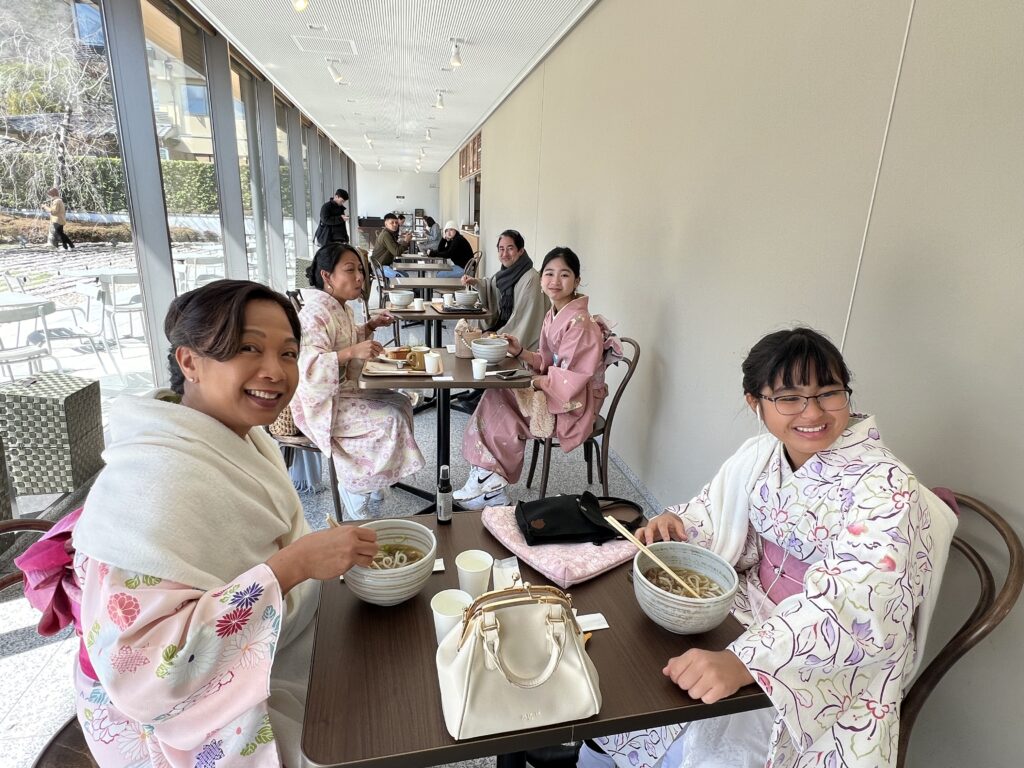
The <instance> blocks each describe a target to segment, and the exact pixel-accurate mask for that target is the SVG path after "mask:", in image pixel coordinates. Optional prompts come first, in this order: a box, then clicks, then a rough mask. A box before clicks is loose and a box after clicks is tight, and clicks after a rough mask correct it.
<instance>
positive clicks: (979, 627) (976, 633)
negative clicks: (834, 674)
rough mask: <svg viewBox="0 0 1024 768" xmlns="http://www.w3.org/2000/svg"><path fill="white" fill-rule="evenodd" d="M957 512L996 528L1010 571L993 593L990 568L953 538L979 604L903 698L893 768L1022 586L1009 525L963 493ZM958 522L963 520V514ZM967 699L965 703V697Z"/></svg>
mask: <svg viewBox="0 0 1024 768" xmlns="http://www.w3.org/2000/svg"><path fill="white" fill-rule="evenodd" d="M952 493H953V497H954V498H955V499H956V503H957V505H958V506H959V511H960V512H962V511H964V510H970V511H972V512H974V513H976V514H977V516H978V517H979V518H981V519H982V520H983V521H985V522H986V523H988V524H989V525H991V526H992V527H993V528H995V530H996V533H998V534H999V536H1000V537H1001V538H1002V540H1003V543H1004V544H1005V545H1006V549H1007V552H1008V553H1009V568H1008V569H1007V572H1006V578H1005V579H1004V580H1003V584H1002V586H1001V587H1000V589H999V591H998V592H996V587H995V579H994V578H993V576H992V569H991V567H990V566H989V564H988V563H987V562H986V561H985V558H984V557H982V555H981V554H980V553H979V552H978V550H977V549H975V548H974V547H973V546H971V544H969V543H968V542H967V541H966V540H964V539H963V538H961V537H960V536H954V537H953V542H952V545H951V549H955V550H957V551H958V552H960V554H961V555H963V556H964V557H965V558H966V559H967V562H968V563H970V564H971V567H973V568H974V571H975V573H976V574H977V575H978V581H979V582H980V585H981V590H980V592H979V594H978V601H977V603H976V604H975V606H974V610H973V611H972V612H971V615H970V616H968V617H967V621H965V622H964V624H963V626H961V627H960V629H959V630H958V631H957V632H956V634H954V635H953V637H952V638H951V639H950V640H949V641H948V642H947V643H946V644H945V645H944V646H943V647H942V650H940V651H939V653H938V655H936V657H935V658H934V659H932V661H931V663H929V664H928V666H926V667H925V668H924V669H923V670H922V671H921V673H920V674H919V675H918V676H917V679H916V680H914V683H913V685H911V686H910V689H909V690H908V691H907V693H906V695H905V696H904V697H903V704H902V705H901V706H900V741H899V749H898V752H897V757H896V768H904V766H905V765H906V760H907V748H908V746H909V745H910V734H911V729H912V728H913V727H914V723H915V722H916V721H917V717H918V715H920V714H921V709H922V708H923V707H924V704H925V701H927V699H928V696H929V695H930V694H931V692H932V691H933V690H935V687H936V686H937V685H938V684H939V681H940V680H942V677H943V675H945V674H946V673H947V672H948V671H949V670H950V668H951V667H952V666H953V665H954V664H955V663H956V662H957V661H959V660H960V658H961V657H962V656H963V655H964V654H966V653H967V652H968V651H969V650H971V649H972V648H973V647H974V646H976V645H977V644H978V643H980V642H981V641H982V640H983V639H985V638H986V637H987V636H988V635H989V634H991V632H992V631H993V630H994V629H995V628H996V627H997V626H999V623H1000V622H1001V621H1002V620H1003V619H1005V618H1006V615H1007V614H1008V613H1009V612H1010V609H1011V608H1013V605H1014V603H1016V602H1017V598H1018V596H1019V595H1020V591H1021V586H1022V585H1024V547H1022V545H1021V542H1020V539H1019V538H1018V537H1017V534H1016V533H1015V532H1014V530H1013V528H1011V527H1010V524H1009V523H1007V522H1006V520H1005V519H1004V518H1003V517H1002V516H1001V515H999V514H998V513H997V512H996V511H995V510H993V509H992V508H991V507H989V506H988V505H987V504H984V503H982V502H981V501H979V500H978V499H975V498H973V497H972V496H968V495H966V494H963V493H957V492H955V491H954V492H952ZM961 520H963V516H962V515H961ZM965 701H967V700H966V699H965Z"/></svg>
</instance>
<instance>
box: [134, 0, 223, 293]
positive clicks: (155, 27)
mask: <svg viewBox="0 0 1024 768" xmlns="http://www.w3.org/2000/svg"><path fill="white" fill-rule="evenodd" d="M142 21H143V26H144V28H145V33H146V58H147V62H148V66H149V83H150V96H151V98H152V102H153V114H154V117H155V118H156V133H157V143H158V147H159V152H160V171H161V175H162V177H163V191H164V201H165V203H166V205H167V226H168V230H169V232H170V236H171V251H172V256H173V258H174V262H175V285H176V286H177V289H178V293H184V292H185V291H189V290H191V289H193V288H195V287H197V286H199V285H203V284H205V283H208V282H211V281H213V280H217V279H219V278H221V277H223V276H224V274H225V273H224V248H223V238H222V235H221V223H220V198H219V192H218V189H217V177H216V175H215V174H214V166H213V124H212V122H211V120H210V97H209V92H208V89H207V84H206V62H205V56H204V53H203V33H202V31H201V30H200V29H199V28H198V27H196V26H195V25H194V24H192V22H190V21H189V20H188V19H187V18H185V16H184V15H183V14H182V13H181V12H180V11H178V10H177V9H176V8H175V7H174V6H172V5H171V4H170V3H166V2H162V0H142Z"/></svg>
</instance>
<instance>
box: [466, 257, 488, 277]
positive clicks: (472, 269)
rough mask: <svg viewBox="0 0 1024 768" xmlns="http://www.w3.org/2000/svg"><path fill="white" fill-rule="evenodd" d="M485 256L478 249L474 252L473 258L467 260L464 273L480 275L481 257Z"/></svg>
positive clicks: (472, 275) (474, 275)
mask: <svg viewBox="0 0 1024 768" xmlns="http://www.w3.org/2000/svg"><path fill="white" fill-rule="evenodd" d="M482 257H483V253H481V252H480V251H477V252H476V253H474V254H473V258H472V259H470V260H469V261H467V262H466V266H465V268H464V269H463V270H462V273H463V274H464V275H468V276H469V277H478V275H477V271H478V270H479V269H480V259H481V258H482Z"/></svg>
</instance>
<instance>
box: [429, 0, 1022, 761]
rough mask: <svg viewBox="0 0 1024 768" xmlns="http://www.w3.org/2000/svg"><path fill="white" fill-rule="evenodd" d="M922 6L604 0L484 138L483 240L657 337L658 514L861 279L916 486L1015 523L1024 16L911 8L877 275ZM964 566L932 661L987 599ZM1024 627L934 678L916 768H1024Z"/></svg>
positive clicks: (985, 544)
mask: <svg viewBox="0 0 1024 768" xmlns="http://www.w3.org/2000/svg"><path fill="white" fill-rule="evenodd" d="M910 6H911V2H910V0H899V1H897V0H863V1H862V2H857V3H852V2H847V3H819V2H813V1H812V0H777V2H772V3H749V2H746V1H745V0H720V1H719V2H715V3H709V2H705V1H704V0H660V1H659V0H645V2H638V1H637V0H603V2H601V3H599V4H598V5H597V6H595V8H594V10H592V11H591V12H590V13H589V14H588V15H587V17H586V18H585V19H584V20H583V21H582V22H581V23H580V24H579V25H578V26H577V27H576V29H574V30H573V32H572V33H571V34H570V35H569V36H568V37H567V38H566V39H565V40H563V41H562V43H561V44H560V45H559V46H558V48H556V49H555V50H554V51H553V52H552V53H551V55H549V56H548V58H547V59H546V60H545V61H544V62H543V63H542V64H541V65H540V66H539V67H538V68H537V69H536V70H535V71H534V72H533V73H532V74H531V75H530V76H529V77H528V78H527V79H526V80H525V81H524V82H523V83H522V84H521V85H520V87H519V88H517V89H516V91H515V92H514V93H513V94H512V95H511V96H510V97H509V98H508V99H507V100H506V102H505V103H504V104H503V105H502V106H501V107H500V108H499V109H498V110H497V111H496V112H495V113H494V115H493V116H492V117H491V118H490V119H489V120H488V121H487V122H486V123H485V124H484V126H483V157H482V160H483V169H482V173H483V187H482V205H483V211H482V215H481V227H482V236H483V239H484V242H491V241H492V240H493V238H494V234H495V233H496V232H497V231H499V230H500V229H503V228H505V227H508V226H513V227H516V228H518V229H520V231H522V232H523V234H524V236H525V237H526V239H527V247H528V248H529V250H530V252H531V253H532V254H534V255H535V256H539V255H542V254H543V253H544V252H545V251H546V250H548V249H549V248H551V247H553V246H554V245H560V244H564V245H569V246H571V247H573V248H574V249H575V250H576V251H577V253H579V255H580V257H581V259H582V263H583V284H584V289H585V291H586V292H587V293H589V294H590V295H591V297H592V301H591V306H592V308H593V309H594V311H596V312H600V313H601V314H603V315H605V316H606V317H609V318H611V319H613V320H617V321H618V323H619V325H618V330H619V331H620V332H621V333H623V334H624V335H629V336H633V337H635V338H637V339H638V340H639V341H640V344H641V345H642V348H643V354H642V358H641V363H640V366H639V369H638V372H637V375H636V377H635V378H634V380H633V383H632V384H631V385H630V391H629V392H628V393H627V394H626V396H625V398H624V399H623V401H622V405H621V407H620V410H619V416H618V417H617V427H616V432H615V436H614V439H613V443H612V448H613V450H615V451H617V452H618V453H619V454H620V455H621V456H622V457H623V458H624V459H625V460H626V461H627V463H628V464H629V465H630V467H632V469H633V470H635V471H636V473H637V474H638V475H639V476H640V477H641V478H642V479H643V480H644V481H645V483H646V484H647V485H648V487H649V488H650V489H651V490H652V491H653V492H654V494H655V495H656V496H657V497H658V498H659V499H660V500H661V501H662V502H664V503H672V502H678V501H683V500H685V499H687V498H689V497H691V496H692V495H693V494H694V493H696V492H697V491H698V490H699V488H700V486H701V485H702V484H703V483H704V482H706V481H707V479H708V478H709V477H710V476H711V474H712V473H713V472H714V470H715V469H716V468H717V467H718V465H719V464H720V463H721V462H722V460H723V459H724V458H725V457H726V456H728V455H729V453H731V452H732V450H734V449H735V447H736V446H737V445H738V444H739V442H740V441H741V440H742V439H743V438H744V437H747V436H749V435H750V434H752V431H753V420H752V419H751V418H750V417H749V414H748V413H747V411H746V409H745V408H744V407H743V403H742V397H741V392H740V370H739V365H740V362H741V361H742V359H743V357H744V355H745V353H746V351H747V350H748V349H749V347H750V346H751V344H753V343H754V342H755V341H756V340H757V339H758V338H759V337H760V336H762V335H763V334H764V333H766V332H768V331H771V330H774V329H777V328H780V327H784V326H788V325H792V324H794V323H796V322H804V323H808V324H810V325H812V326H815V327H817V328H819V329H821V330H823V331H824V332H826V333H828V334H829V335H830V336H832V338H833V339H835V340H836V341H837V342H838V341H839V339H840V338H841V336H842V334H843V329H844V322H845V319H846V313H847V309H848V307H849V306H850V301H851V296H853V295H854V288H855V285H856V299H855V302H854V304H853V313H852V317H851V322H850V326H849V334H848V339H847V344H846V349H845V352H846V357H847V360H848V362H849V364H850V367H851V368H852V369H853V372H854V375H855V378H854V382H853V386H854V389H855V390H856V394H855V398H856V405H857V406H858V408H860V409H862V410H866V411H869V412H874V413H876V414H878V417H879V422H880V425H881V427H882V430H883V435H884V436H885V437H886V439H887V442H888V443H889V445H890V446H891V447H892V448H893V449H894V450H895V451H896V453H897V454H898V455H899V456H900V457H901V458H903V459H904V460H905V461H906V462H907V463H908V464H909V465H910V466H911V467H912V468H914V469H915V470H916V472H917V473H918V474H919V476H920V477H921V478H922V480H923V481H924V482H926V483H928V484H945V485H950V486H952V487H955V488H957V489H959V490H963V491H965V492H968V493H971V494H972V495H975V496H978V497H980V498H981V499H982V500H984V501H986V502H988V503H990V504H991V505H993V506H994V507H995V508H996V509H997V510H998V511H1000V512H1002V513H1003V514H1004V515H1005V516H1006V517H1007V518H1008V519H1009V520H1010V522H1011V524H1013V525H1014V526H1015V527H1016V528H1017V530H1018V531H1020V530H1022V529H1024V502H1022V500H1021V499H1022V497H1021V493H1020V490H1019V483H1018V481H1017V478H1018V476H1019V474H1020V468H1021V463H1022V460H1024V407H1022V406H1021V404H1020V394H1019V391H1018V390H1019V389H1020V382H1021V381H1024V352H1022V344H1021V341H1020V337H1021V330H1022V328H1024V300H1022V299H1021V296H1022V294H1024V215H1022V214H1024V56H1022V55H1021V43H1020V41H1021V38H1022V32H1024V5H1022V4H1021V3H1019V2H1018V1H1017V0H988V1H987V2H983V3H971V4H967V3H962V2H959V1H958V0H918V2H917V3H916V8H915V13H914V20H913V24H912V25H911V27H910V35H909V39H908V44H907V49H906V56H905V60H904V64H903V73H902V78H901V81H900V86H899V90H898V92H897V98H896V103H895V109H894V112H893V119H892V123H891V127H890V131H889V137H888V142H887V144H886V148H885V159H884V164H883V165H882V169H881V175H880V177H879V183H878V191H877V197H876V200H875V205H874V212H873V216H872V220H871V228H870V230H869V233H868V237H867V240H866V243H865V250H864V260H863V264H862V265H861V270H860V274H859V279H858V277H857V275H858V256H859V252H860V247H861V240H862V237H863V235H864V228H865V221H866V219H867V214H868V208H869V203H870V200H871V193H872V188H873V184H874V180H875V173H876V169H877V168H878V161H879V156H880V153H881V150H882V143H883V135H884V133H885V126H886V118H887V114H888V111H889V105H890V99H891V97H892V93H893V85H894V82H895V80H896V74H897V68H898V64H899V59H900V51H901V46H902V43H903V37H904V32H905V30H906V28H907V18H908V13H909V10H910ZM453 163H454V164H456V166H457V163H458V158H457V157H455V158H452V160H450V161H449V163H448V165H449V166H450V165H451V164H453ZM454 175H456V174H453V173H452V169H451V168H449V167H446V168H444V169H442V174H441V176H442V184H443V187H444V188H443V189H442V199H444V200H446V201H451V200H453V199H455V197H454V195H453V194H452V191H451V189H450V188H449V187H450V184H451V183H452V182H451V180H452V179H453V177H454ZM449 204H450V202H449ZM488 255H489V257H490V258H491V259H492V262H493V254H488ZM489 268H490V269H492V270H493V263H492V264H491V265H490V267H489ZM963 530H964V533H965V535H966V536H967V537H968V538H969V539H972V540H974V541H977V540H978V539H979V537H981V536H982V532H981V529H980V526H978V525H976V524H974V523H973V521H968V522H966V523H965V524H964V525H963ZM981 549H982V551H983V553H984V554H985V555H986V556H989V557H991V558H992V559H993V561H994V563H995V566H996V571H997V576H998V575H999V573H1000V572H1005V565H1004V563H1003V561H1004V560H1005V556H1004V555H1002V554H1001V553H1000V550H999V547H998V546H996V545H995V544H994V543H993V542H992V541H990V540H988V539H984V540H983V541H982V545H981ZM953 560H954V563H953V565H952V566H951V568H950V569H949V571H948V572H947V578H946V581H945V584H944V587H943V598H942V604H941V606H940V608H939V616H938V618H937V624H938V626H937V627H936V631H935V632H933V634H932V635H931V639H932V641H933V643H932V650H934V645H935V643H937V642H939V641H942V640H944V639H945V638H947V637H948V636H949V633H950V631H951V630H952V629H953V628H954V626H955V625H956V623H957V622H958V621H959V620H962V619H963V618H964V617H965V616H966V614H967V613H968V607H967V606H968V603H969V601H970V600H973V599H974V595H975V593H976V589H975V588H974V587H973V586H971V587H968V586H965V585H969V584H970V576H969V575H968V573H967V571H966V569H965V568H963V567H961V565H960V564H959V562H957V559H956V556H954V557H953ZM1022 634H1024V609H1021V608H1019V607H1018V609H1017V610H1016V611H1015V612H1014V613H1012V614H1011V615H1010V616H1009V618H1008V619H1007V620H1006V621H1005V622H1004V623H1003V625H1002V626H1001V627H1000V628H999V629H998V630H997V631H996V633H995V634H994V635H993V636H992V637H991V638H989V639H988V640H986V641H985V642H983V643H982V644H981V645H980V646H979V647H978V648H976V649H975V650H974V651H972V652H971V654H969V655H968V656H967V657H966V658H965V659H964V660H962V661H960V662H959V663H958V665H957V666H956V667H955V668H954V670H953V671H952V672H951V673H950V674H949V675H948V676H947V678H946V679H945V680H944V681H943V682H942V683H941V684H940V686H939V687H938V688H937V689H936V691H935V692H934V693H933V694H932V696H931V698H930V700H929V703H928V705H927V706H926V707H925V709H924V711H923V713H922V716H921V719H920V720H919V721H918V723H917V726H916V727H915V731H914V737H913V740H912V742H911V748H910V759H909V762H908V765H909V766H911V767H912V768H914V767H923V766H941V767H943V768H944V767H945V766H968V765H970V766H979V767H981V768H990V767H991V768H994V767H995V766H1011V765H1018V764H1020V759H1021V758H1020V754H1021V753H1022V752H1024V729H1021V728H1019V727H1007V725H1008V724H1009V723H1014V724H1015V723H1016V721H1017V720H1019V717H1018V716H1016V714H1015V713H1017V712H1018V711H1019V705H1018V697H1019V693H1020V691H1022V690H1024V664H1021V656H1022V654H1021V650H1020V640H1019V638H1020V637H1021V635H1022Z"/></svg>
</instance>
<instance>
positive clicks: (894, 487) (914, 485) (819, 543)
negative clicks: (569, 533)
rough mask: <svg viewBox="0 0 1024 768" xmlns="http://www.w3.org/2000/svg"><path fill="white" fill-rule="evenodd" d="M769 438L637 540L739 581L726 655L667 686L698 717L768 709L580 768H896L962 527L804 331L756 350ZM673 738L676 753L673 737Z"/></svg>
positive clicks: (672, 669) (836, 361) (824, 344)
mask: <svg viewBox="0 0 1024 768" xmlns="http://www.w3.org/2000/svg"><path fill="white" fill-rule="evenodd" d="M743 390H744V393H745V398H746V403H747V406H748V407H749V408H750V409H751V411H752V412H753V413H754V414H755V416H756V417H757V419H758V421H759V423H760V424H761V425H762V427H761V428H762V429H766V430H767V432H768V434H760V430H759V435H758V436H757V437H755V438H752V439H751V440H748V441H747V442H746V443H744V445H743V446H742V447H741V448H740V450H739V451H738V452H737V453H736V454H734V455H733V456H732V457H731V458H730V459H729V460H728V461H726V463H725V464H724V465H723V466H722V468H721V469H720V470H719V472H718V474H717V475H716V476H715V477H714V479H712V481H711V482H710V483H709V484H708V485H707V486H705V487H704V489H703V491H701V493H700V495H698V496H697V497H696V498H695V499H693V500H692V501H690V502H689V503H687V504H682V505H679V506H675V507H670V508H669V509H668V510H666V512H665V513H663V514H662V515H660V516H659V517H656V518H654V519H653V520H652V521H650V523H649V524H648V525H647V527H646V528H644V529H641V531H640V532H638V534H637V535H638V536H639V537H640V538H642V539H644V540H645V541H648V542H650V541H655V540H658V539H674V540H689V541H691V542H693V543H695V544H698V545H700V546H703V547H707V548H709V549H712V550H713V551H715V552H717V553H718V554H720V555H722V556H723V557H725V558H726V559H727V560H729V561H730V562H733V563H734V564H735V565H736V569H737V570H738V571H739V572H740V589H739V592H738V593H737V596H736V602H735V605H734V608H733V613H734V615H735V616H736V618H738V619H739V620H740V621H741V622H742V623H743V624H744V625H745V627H746V631H745V632H743V634H741V635H740V636H739V638H737V639H736V641H735V642H733V643H732V644H731V645H730V646H729V647H728V649H726V650H723V651H718V652H712V651H703V650H696V649H693V650H689V651H687V652H686V653H684V654H682V655H681V656H677V657H675V658H672V659H669V660H668V662H667V664H666V665H665V668H664V670H663V671H664V674H665V675H666V676H667V677H669V678H670V679H671V680H672V682H674V683H675V684H676V685H678V686H679V688H680V689H681V690H683V691H685V692H686V693H687V694H688V695H689V696H691V697H692V698H695V699H701V700H703V701H704V702H706V703H712V702H715V701H717V700H719V699H721V698H723V697H726V696H729V695H731V694H733V693H735V692H736V691H737V690H738V689H739V688H741V687H742V686H744V685H747V684H750V683H756V684H757V685H758V686H760V687H761V688H762V689H763V690H764V692H765V693H766V694H767V695H768V696H769V698H770V699H771V701H772V704H773V705H774V708H772V709H767V710H760V711H757V712H751V713H745V714H741V715H733V716H730V717H726V718H718V719H712V720H703V721H698V722H695V723H692V724H689V725H685V726H671V727H668V728H659V729H654V730H652V731H645V732H639V733H631V734H622V735H619V736H612V737H608V738H605V739H599V740H598V744H599V745H600V746H601V747H602V748H603V749H604V751H605V752H607V753H608V755H610V756H611V757H610V758H608V757H605V756H600V757H599V758H598V757H596V756H595V755H594V753H593V752H592V751H591V750H587V751H586V752H584V753H582V754H581V759H580V764H581V765H595V764H600V763H602V762H604V763H610V762H611V761H612V760H614V762H615V763H617V764H618V765H620V766H629V767H630V768H643V766H650V765H653V764H654V763H655V762H656V761H657V760H658V759H659V758H661V757H662V753H664V752H665V749H666V747H668V745H670V744H671V747H669V748H668V753H667V755H665V756H664V758H663V760H662V763H661V764H662V765H663V766H666V768H668V767H675V766H687V767H689V766H697V765H699V766H708V767H710V768H714V767H715V766H729V767H730V768H746V767H749V768H756V767H759V766H771V767H772V768H796V767H799V768H804V767H805V766H806V767H809V766H834V767H835V768H840V767H841V766H850V767H851V768H852V767H856V768H869V766H870V767H872V768H874V767H875V766H892V765H895V762H896V748H897V741H898V737H899V711H900V701H901V699H902V695H903V687H904V686H905V685H906V684H907V683H908V682H909V680H910V678H911V676H912V675H913V672H914V670H915V668H916V666H917V664H918V663H919V662H920V660H921V654H922V650H923V647H924V639H925V633H926V630H927V627H928V620H929V618H930V614H931V610H932V607H933V605H934V603H935V599H936V596H937V595H938V590H939V585H940V582H941V578H942V571H943V568H944V566H945V559H946V554H947V552H948V549H949V543H950V539H951V538H952V533H953V529H954V527H955V518H954V517H953V515H952V512H951V511H950V509H949V508H948V507H947V506H946V505H945V504H944V503H943V502H941V501H940V500H939V499H938V498H937V497H936V496H935V495H934V494H933V493H932V492H931V491H929V490H928V489H927V488H925V487H924V486H923V485H921V484H920V483H919V482H918V480H917V478H916V477H915V476H914V474H913V472H911V470H910V469H909V468H908V467H907V466H906V465H905V464H904V463H903V462H901V461H900V460H899V459H897V458H896V457H895V456H893V455H892V453H891V452H890V451H889V449H888V448H886V447H885V444H884V443H883V442H882V438H881V435H880V434H879V431H878V427H877V425H876V423H875V419H874V417H872V416H862V415H858V414H853V413H851V412H850V407H849V403H850V394H851V391H852V390H851V389H850V372H849V370H848V369H847V367H846V363H845V362H844V361H843V358H842V356H841V355H840V353H839V350H837V349H836V347H835V346H834V345H833V344H832V343H831V342H830V341H828V339H826V338H825V337H823V336H822V335H821V334H819V333H817V332H815V331H812V330H810V329H807V328H796V329H793V330H786V331H779V332H777V333H773V334H770V335H769V336H766V337H765V338H763V339H761V341H759V342H758V343H757V344H756V345H755V346H754V347H753V349H751V350H750V354H749V355H748V356H747V359H746V361H745V362H744V363H743ZM680 730H682V735H681V736H679V737H678V738H676V737H677V735H678V734H679V733H680Z"/></svg>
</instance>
